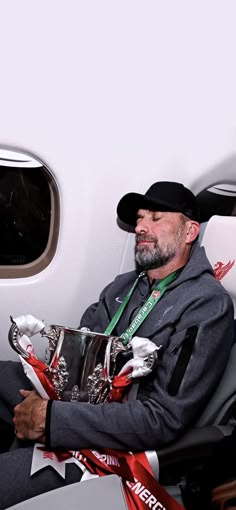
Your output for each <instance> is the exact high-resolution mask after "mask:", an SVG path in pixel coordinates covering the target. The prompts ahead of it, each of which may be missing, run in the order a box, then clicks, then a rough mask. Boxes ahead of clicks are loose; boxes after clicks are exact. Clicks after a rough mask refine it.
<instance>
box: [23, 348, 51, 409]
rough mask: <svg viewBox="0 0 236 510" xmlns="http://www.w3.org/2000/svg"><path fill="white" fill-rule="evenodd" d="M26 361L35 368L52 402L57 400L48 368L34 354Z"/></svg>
mask: <svg viewBox="0 0 236 510" xmlns="http://www.w3.org/2000/svg"><path fill="white" fill-rule="evenodd" d="M25 361H26V362H27V363H29V365H31V366H32V367H33V369H34V371H35V373H36V375H37V377H38V379H39V381H40V382H41V384H42V386H43V388H44V389H45V391H46V392H47V394H48V396H49V398H50V399H52V400H57V399H58V397H57V394H56V392H55V390H54V386H53V384H52V383H51V381H50V379H49V370H48V366H47V365H46V364H45V363H44V362H43V361H40V360H39V359H37V358H35V356H33V355H32V354H29V358H27V360H26V359H25Z"/></svg>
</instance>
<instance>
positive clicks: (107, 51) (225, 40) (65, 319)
mask: <svg viewBox="0 0 236 510" xmlns="http://www.w3.org/2000/svg"><path fill="white" fill-rule="evenodd" d="M0 9H1V21H2V23H1V32H0V43H1V49H2V51H1V71H2V72H1V85H0V90H1V94H0V104H1V108H0V111H1V115H0V147H2V148H4V147H5V148H15V149H17V150H20V151H22V152H24V151H25V152H26V153H27V154H32V155H33V156H34V157H36V158H38V159H39V160H40V161H42V162H43V163H44V164H45V165H46V166H47V167H48V169H49V170H50V171H51V173H52V175H53V176H54V178H55V180H56V182H57V185H58V188H59V193H60V200H61V225H60V233H59V242H58V247H57V252H56V254H55V257H54V259H53V260H52V262H51V263H50V265H49V266H48V267H47V268H46V269H44V270H43V271H42V272H41V273H39V274H37V275H35V276H32V277H28V278H22V279H21V278H20V279H9V280H4V279H0V296H1V307H0V339H1V347H0V354H1V357H2V358H9V357H15V355H14V354H13V353H12V351H11V349H10V347H9V346H8V344H7V332H8V329H9V316H10V315H12V316H13V317H16V316H18V315H22V314H27V313H32V314H33V315H36V317H38V318H40V319H44V320H45V321H46V322H47V323H53V322H54V323H61V324H64V325H68V326H72V327H73V326H78V324H79V318H80V316H81V313H82V312H83V310H84V309H85V308H86V306H87V305H88V304H89V303H91V302H93V301H95V300H96V299H97V297H98V294H99V292H100V290H101V289H102V288H103V287H104V286H105V285H106V284H107V283H109V282H110V281H111V280H112V279H113V278H114V277H115V275H116V274H117V273H118V272H121V271H125V270H128V269H130V268H131V267H132V266H133V260H132V241H130V237H131V236H130V235H129V234H128V233H127V232H125V231H123V230H121V229H120V228H119V227H118V226H117V223H116V205H117V202H118V200H119V199H120V198H121V196H122V195H123V194H125V193H127V192H129V191H138V192H145V191H146V189H147V188H148V187H149V186H150V184H152V183H153V182H155V181H156V180H166V179H170V180H179V181H182V182H183V183H184V184H185V185H187V186H189V187H190V188H191V189H192V190H193V191H196V192H199V191H201V189H203V188H204V187H208V186H210V185H212V184H213V183H214V182H221V181H223V182H235V180H236V178H235V172H234V164H231V165H230V164H229V161H231V159H230V158H233V163H234V150H235V141H236V125H235V121H236V115H235V113H236V112H235V110H236V102H235V90H236V74H235V70H234V67H235V65H234V60H235V58H234V56H235V55H234V53H235V43H236V33H235V27H234V24H235V23H234V20H235V14H236V6H235V2H234V0H231V1H230V0H229V1H228V2H224V1H223V0H222V1H220V0H218V1H215V0H214V1H213V0H207V1H206V0H205V1H203V0H202V1H201V0H200V1H199V0H198V1H193V2H189V1H188V0H180V1H179V2H172V1H171V0H167V1H165V2H162V1H159V0H148V1H145V2H144V1H142V0H121V1H119V2H111V1H110V0H99V2H98V1H97V0H90V1H89V2H85V1H83V0H70V1H68V2H65V1H63V0H50V1H48V0H38V1H34V2H32V1H31V0H21V2H19V1H18V0H9V1H8V2H4V1H3V0H2V1H1V2H0ZM225 169H227V171H226V170H225Z"/></svg>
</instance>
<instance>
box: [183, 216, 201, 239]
mask: <svg viewBox="0 0 236 510" xmlns="http://www.w3.org/2000/svg"><path fill="white" fill-rule="evenodd" d="M199 232H200V224H199V223H198V221H192V220H191V221H188V222H187V231H186V243H187V244H190V243H193V242H194V241H195V239H197V237H198V235H199Z"/></svg>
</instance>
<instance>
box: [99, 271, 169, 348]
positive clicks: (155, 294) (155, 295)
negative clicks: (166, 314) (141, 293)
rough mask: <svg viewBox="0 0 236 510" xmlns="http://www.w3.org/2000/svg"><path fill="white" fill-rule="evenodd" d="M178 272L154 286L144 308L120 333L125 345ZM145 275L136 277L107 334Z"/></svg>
mask: <svg viewBox="0 0 236 510" xmlns="http://www.w3.org/2000/svg"><path fill="white" fill-rule="evenodd" d="M178 273H179V270H177V271H174V272H173V273H170V274H169V275H168V276H166V277H165V278H164V279H163V280H161V281H160V282H159V283H158V285H157V286H156V287H154V289H153V291H152V292H151V295H150V296H149V298H148V299H147V301H146V302H145V303H144V305H143V306H142V308H141V309H140V310H139V312H138V313H137V315H135V317H134V319H133V320H132V322H131V324H130V326H129V327H128V328H127V329H126V330H125V331H124V333H122V335H120V338H123V344H124V345H127V343H128V341H129V340H130V338H132V336H133V334H134V333H135V332H136V331H137V329H138V328H139V327H140V326H141V324H142V322H143V321H144V320H145V319H146V317H147V316H148V314H149V313H150V312H151V310H152V309H153V307H154V306H155V305H156V303H157V302H158V301H159V300H160V299H161V297H162V296H163V294H164V292H165V291H166V289H167V287H168V285H169V284H170V283H171V282H173V281H174V280H175V279H176V278H177V276H178ZM144 275H145V272H142V273H140V274H139V275H138V278H136V280H135V282H134V284H133V285H132V287H131V289H130V290H129V292H128V294H127V295H126V296H125V299H124V301H123V303H122V304H121V305H120V307H119V308H118V310H117V311H116V313H115V315H114V317H113V318H112V320H111V322H110V324H108V326H107V328H106V330H105V332H104V334H105V335H110V334H111V332H112V331H113V329H114V328H115V326H116V324H117V323H118V321H119V319H120V317H121V315H122V313H123V311H124V309H125V307H126V306H127V304H128V302H129V300H130V298H131V296H132V294H133V291H134V289H135V287H136V286H137V284H138V282H139V280H140V279H141V278H142V277H143V276H144Z"/></svg>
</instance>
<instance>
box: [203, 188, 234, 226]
mask: <svg viewBox="0 0 236 510" xmlns="http://www.w3.org/2000/svg"><path fill="white" fill-rule="evenodd" d="M197 200H198V204H199V209H200V223H203V222H206V221H208V220H209V219H210V218H211V216H214V215H215V214H216V215H219V216H236V185H234V184H216V185H215V186H212V187H211V188H208V189H205V190H203V191H201V193H199V194H198V195H197Z"/></svg>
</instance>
